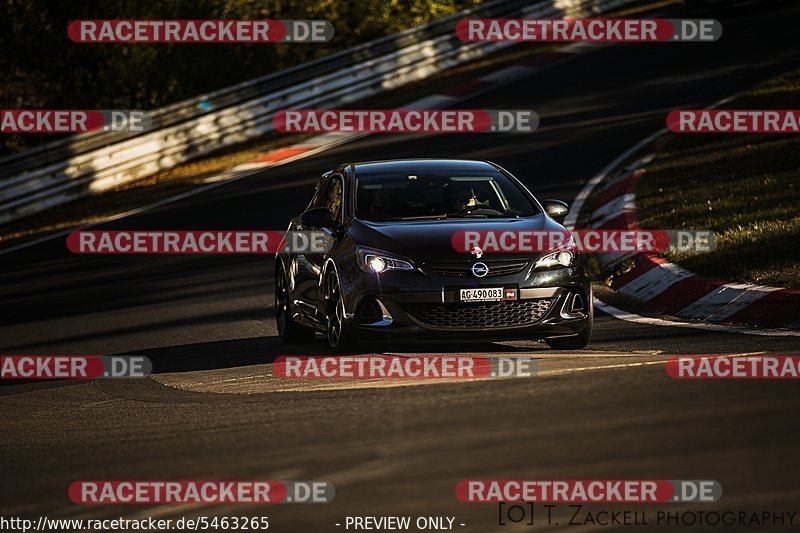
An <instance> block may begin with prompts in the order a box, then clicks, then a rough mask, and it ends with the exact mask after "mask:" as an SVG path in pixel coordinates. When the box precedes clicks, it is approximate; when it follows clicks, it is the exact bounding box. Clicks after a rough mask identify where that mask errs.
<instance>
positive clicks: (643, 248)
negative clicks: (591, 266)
mask: <svg viewBox="0 0 800 533" xmlns="http://www.w3.org/2000/svg"><path fill="white" fill-rule="evenodd" d="M450 243H451V244H452V246H453V249H454V250H456V251H458V252H463V253H467V252H469V253H473V254H474V253H476V252H475V250H479V251H480V253H481V254H484V253H541V252H550V251H557V250H567V251H572V252H575V251H577V252H586V253H601V252H609V253H614V252H620V253H626V252H645V253H660V252H666V251H668V250H677V251H683V252H710V251H711V250H713V249H714V248H715V247H716V235H715V234H714V232H713V231H711V230H572V231H568V230H552V231H551V230H458V231H456V232H454V233H453V236H452V237H451V238H450Z"/></svg>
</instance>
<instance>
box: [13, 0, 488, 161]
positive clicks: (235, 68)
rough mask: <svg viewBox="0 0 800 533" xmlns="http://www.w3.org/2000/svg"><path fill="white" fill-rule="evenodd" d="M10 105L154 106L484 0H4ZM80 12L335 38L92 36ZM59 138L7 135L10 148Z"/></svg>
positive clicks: (87, 16) (85, 16)
mask: <svg viewBox="0 0 800 533" xmlns="http://www.w3.org/2000/svg"><path fill="white" fill-rule="evenodd" d="M3 3H4V9H3V11H4V13H3V17H0V38H2V41H3V42H2V44H0V49H2V53H1V54H0V72H2V76H3V77H2V79H1V80H0V109H31V108H34V109H152V108H155V107H159V106H162V105H165V104H169V103H172V102H175V101H178V100H182V99H184V98H189V97H191V96H193V95H197V94H199V93H202V92H206V91H210V90H214V89H218V88H221V87H225V86H227V85H232V84H235V83H237V82H240V81H244V80H247V79H250V78H254V77H258V76H261V75H265V74H269V73H272V72H275V71H278V70H281V69H283V68H286V67H288V66H291V65H296V64H298V63H301V62H303V61H307V60H310V59H314V58H317V57H321V56H324V55H327V54H330V53H332V52H335V51H337V50H341V49H344V48H347V47H350V46H353V45H356V44H358V43H361V42H364V41H366V40H369V39H373V38H376V37H381V36H384V35H390V34H393V33H396V32H399V31H402V30H405V29H408V28H410V27H413V26H416V25H419V24H423V23H425V22H428V21H430V20H432V19H435V18H439V17H442V16H446V15H448V14H451V13H454V12H456V11H458V10H460V9H464V8H465V7H469V6H471V5H474V4H476V3H478V0H404V1H399V0H389V1H387V0H284V1H266V0H170V1H164V0H4V2H3ZM77 19H327V20H329V21H331V22H332V23H333V25H334V28H335V35H334V38H333V40H332V41H331V42H329V43H325V44H301V43H297V44H241V45H231V44H173V43H159V44H84V43H73V42H72V41H70V40H69V39H68V38H67V25H68V23H69V22H70V21H72V20H77ZM50 138H52V137H45V136H32V135H24V136H22V135H17V136H4V137H3V139H2V141H3V145H0V151H2V152H9V151H16V150H20V149H23V148H24V147H26V146H27V145H30V144H33V143H35V142H37V141H41V140H47V139H50Z"/></svg>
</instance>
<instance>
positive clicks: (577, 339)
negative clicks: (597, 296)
mask: <svg viewBox="0 0 800 533" xmlns="http://www.w3.org/2000/svg"><path fill="white" fill-rule="evenodd" d="M588 300H589V320H588V321H587V323H586V327H585V328H583V331H581V332H580V333H578V334H577V335H568V336H566V337H551V338H548V339H545V340H544V341H545V342H546V343H547V345H548V346H549V347H550V348H552V349H553V350H580V349H582V348H586V346H587V345H588V344H589V340H591V338H592V327H594V302H593V301H592V291H589V298H588Z"/></svg>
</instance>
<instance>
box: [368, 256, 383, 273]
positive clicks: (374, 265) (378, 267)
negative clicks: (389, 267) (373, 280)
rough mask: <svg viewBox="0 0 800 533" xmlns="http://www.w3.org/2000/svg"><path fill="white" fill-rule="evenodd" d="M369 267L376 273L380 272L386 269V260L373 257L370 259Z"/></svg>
mask: <svg viewBox="0 0 800 533" xmlns="http://www.w3.org/2000/svg"><path fill="white" fill-rule="evenodd" d="M369 268H370V269H371V270H372V271H373V272H375V273H376V274H380V273H381V272H383V271H384V270H386V261H384V260H383V258H381V257H373V258H372V259H370V260H369Z"/></svg>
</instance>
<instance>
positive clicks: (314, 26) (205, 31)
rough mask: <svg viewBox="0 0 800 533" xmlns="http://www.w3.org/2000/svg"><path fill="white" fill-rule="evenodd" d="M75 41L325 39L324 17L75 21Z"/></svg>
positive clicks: (328, 33) (329, 29)
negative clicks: (300, 18)
mask: <svg viewBox="0 0 800 533" xmlns="http://www.w3.org/2000/svg"><path fill="white" fill-rule="evenodd" d="M67 35H68V36H69V38H70V40H72V41H73V42H76V43H277V42H327V41H329V40H330V39H331V37H333V24H331V23H330V22H328V21H326V20H76V21H73V22H71V23H70V24H69V26H68V27H67Z"/></svg>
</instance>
